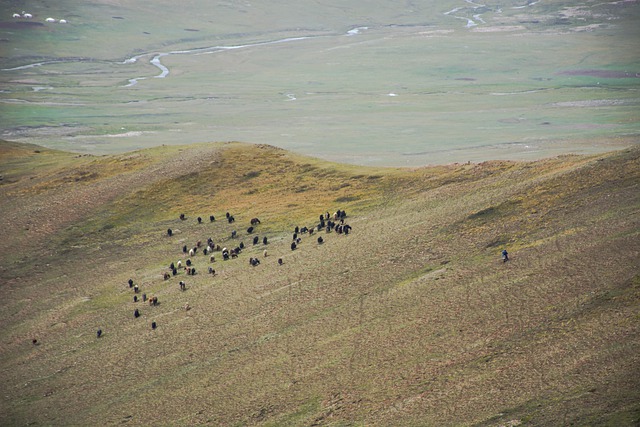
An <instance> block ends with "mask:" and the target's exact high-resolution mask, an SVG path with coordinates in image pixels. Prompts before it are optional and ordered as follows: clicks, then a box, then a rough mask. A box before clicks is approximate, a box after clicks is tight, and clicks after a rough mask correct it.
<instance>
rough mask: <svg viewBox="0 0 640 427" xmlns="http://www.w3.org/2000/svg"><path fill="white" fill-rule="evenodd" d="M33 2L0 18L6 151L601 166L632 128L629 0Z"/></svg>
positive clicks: (634, 21) (634, 31)
mask: <svg viewBox="0 0 640 427" xmlns="http://www.w3.org/2000/svg"><path fill="white" fill-rule="evenodd" d="M29 6H30V8H29V11H30V12H31V13H32V14H33V15H34V16H33V18H31V19H24V18H12V17H11V14H12V12H13V13H16V12H17V13H20V12H21V11H20V10H17V7H16V11H12V8H11V7H7V8H5V9H4V11H3V16H2V18H1V20H2V25H0V33H1V34H0V37H2V40H3V43H2V46H3V49H2V55H1V61H2V64H3V65H2V67H1V69H0V84H1V85H2V88H3V90H2V91H1V93H0V108H1V113H2V119H3V120H2V124H1V125H0V137H2V138H4V139H7V140H13V141H19V142H26V143H36V144H39V145H43V146H46V147H50V148H58V149H64V150H67V151H75V152H82V153H92V154H107V153H121V152H125V151H129V150H132V149H139V148H145V147H152V146H158V145H162V144H188V143H194V142H209V141H244V142H249V143H255V144H269V145H274V146H278V147H281V148H285V149H287V150H292V151H295V152H297V153H300V154H304V155H309V156H313V157H319V158H322V159H325V160H332V161H338V162H342V163H350V164H360V165H372V166H409V167H414V166H423V165H428V164H446V163H453V162H456V161H460V162H463V161H469V160H471V161H481V160H493V159H511V160H513V159H525V160H531V159H538V158H544V157H547V156H553V155H557V154H562V153H585V154H590V153H597V152H605V151H609V150H612V149H619V148H623V147H626V146H628V145H629V144H634V143H635V142H636V138H637V135H638V131H639V126H638V113H637V112H638V104H639V103H640V98H639V97H638V88H639V84H638V83H639V82H640V80H639V78H638V76H639V74H638V73H639V72H640V63H639V61H638V58H639V57H640V55H639V51H638V46H639V45H640V44H639V43H638V41H639V40H640V37H639V34H638V31H639V30H638V28H640V25H639V17H640V6H639V5H638V2H637V1H609V2H602V1H599V0H598V1H595V0H593V1H591V0H587V1H577V2H576V1H553V2H548V1H519V0H518V1H513V0H504V1H503V0H501V1H491V2H483V3H480V2H472V1H462V0H443V1H427V2H402V3H398V2H389V1H379V0H377V1H339V2H338V1H328V2H327V1H313V0H305V1H299V2H296V4H295V5H293V4H291V2H286V1H275V2H274V1H269V2H265V1H257V2H245V1H216V2H208V1H207V2H204V1H189V2H171V1H166V0H161V1H154V2H153V5H152V6H151V5H149V4H146V3H140V2H134V1H117V2H116V1H93V2H79V1H77V0H75V1H72V0H62V1H59V2H56V5H51V4H48V3H44V2H31V3H30V4H29ZM24 7H26V6H22V7H21V8H24ZM46 17H52V19H56V20H57V19H61V18H64V19H66V21H67V23H65V24H60V23H59V22H45V19H46Z"/></svg>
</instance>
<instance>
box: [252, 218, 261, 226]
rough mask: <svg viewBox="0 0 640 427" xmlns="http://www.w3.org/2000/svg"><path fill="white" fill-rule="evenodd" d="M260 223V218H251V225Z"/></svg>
mask: <svg viewBox="0 0 640 427" xmlns="http://www.w3.org/2000/svg"><path fill="white" fill-rule="evenodd" d="M256 224H260V220H259V219H258V218H251V225H256Z"/></svg>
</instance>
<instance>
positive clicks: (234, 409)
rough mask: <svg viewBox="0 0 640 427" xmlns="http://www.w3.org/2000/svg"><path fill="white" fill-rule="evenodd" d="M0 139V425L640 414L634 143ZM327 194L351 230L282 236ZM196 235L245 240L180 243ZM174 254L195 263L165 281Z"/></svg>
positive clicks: (583, 419)
mask: <svg viewBox="0 0 640 427" xmlns="http://www.w3.org/2000/svg"><path fill="white" fill-rule="evenodd" d="M0 156H1V158H0V165H1V166H0V168H1V172H0V174H1V175H2V181H0V182H1V185H0V198H1V200H2V201H3V202H2V204H1V205H0V217H1V218H2V227H3V229H4V231H5V233H3V235H4V238H5V244H4V245H3V246H2V249H1V252H0V267H1V270H0V282H1V285H0V300H1V301H2V303H1V304H0V322H2V323H1V324H2V325H3V327H2V329H1V330H0V342H1V343H2V345H0V372H1V374H0V379H1V380H2V383H3V384H4V393H2V398H0V423H1V424H3V425H23V424H29V423H33V424H45V425H116V424H118V425H120V424H126V425H265V426H268V425H273V426H275V425H290V426H308V425H388V426H397V425H403V426H411V425H415V426H418V425H420V426H424V425H434V426H436V425H437V426H443V425H456V426H457V425H482V426H485V425H486V426H493V425H496V426H498V425H558V424H562V425H564V424H574V425H636V424H637V422H638V420H639V419H640V404H639V402H640V393H639V390H640V384H639V381H640V380H639V378H640V377H639V376H638V375H637V374H638V366H639V363H640V357H639V356H638V355H639V354H640V351H639V350H640V348H639V347H640V340H639V329H640V328H639V327H638V320H639V316H640V305H639V304H638V301H639V297H640V263H639V262H638V260H639V259H640V257H639V253H640V239H638V233H639V230H640V229H639V227H638V219H639V217H638V209H639V206H640V203H639V202H640V200H639V196H640V191H639V184H640V150H639V149H629V150H625V151H620V152H613V153H609V154H606V155H601V156H592V157H578V156H563V157H560V158H555V159H549V160H543V161H537V162H531V163H518V162H485V163H482V164H455V165H450V166H440V167H430V168H421V169H415V170H402V169H367V168H362V167H354V166H345V165H339V164H333V163H327V162H323V161H319V160H316V159H309V158H304V157H300V156H296V155H294V154H292V153H289V152H286V151H283V150H280V149H276V148H273V147H268V146H253V145H247V144H240V143H224V144H223V143H221V144H203V145H193V146H183V147H179V146H174V147H159V148H155V149H152V150H143V151H139V152H132V153H127V154H123V155H117V156H104V157H93V156H77V155H73V154H69V153H62V152H56V151H50V150H45V149H41V148H37V147H33V146H23V145H17V144H11V143H4V142H3V143H2V144H0ZM339 209H340V210H342V209H344V210H346V212H347V217H346V218H345V223H347V224H349V225H351V226H352V227H353V228H352V230H351V232H350V233H349V234H348V235H345V234H344V233H343V234H339V233H337V232H335V231H333V232H331V233H327V232H326V231H324V230H322V231H316V232H315V233H314V234H313V235H309V234H308V233H299V234H298V236H299V237H300V239H301V241H300V242H299V244H298V247H297V249H296V250H291V241H292V235H293V232H294V228H295V227H296V226H299V227H303V226H306V227H313V226H315V225H316V224H317V223H318V220H319V215H320V214H323V213H325V212H329V213H331V214H333V213H334V212H335V211H336V210H339ZM227 212H229V213H230V214H231V215H233V216H234V218H235V220H236V221H235V222H234V223H229V222H227V220H226V218H225V214H226V213H227ZM183 213H184V214H185V219H184V220H180V219H179V215H180V214H183ZM211 215H213V216H214V217H215V221H210V216H211ZM198 216H200V217H201V218H202V223H198V221H197V219H196V218H197V217H198ZM254 217H257V218H259V219H260V221H261V222H260V224H257V225H256V226H255V228H254V230H253V232H252V233H250V234H249V233H248V232H247V228H248V227H249V226H250V219H251V218H254ZM169 228H171V229H172V232H173V233H172V234H173V235H172V236H168V235H167V229H169ZM233 230H236V231H237V236H236V237H235V238H233V237H231V232H232V231H233ZM256 236H257V237H258V243H257V244H255V245H254V244H253V238H254V237H256ZM318 236H322V237H323V239H324V243H323V244H319V243H318V242H317V237H318ZM209 237H210V238H212V239H213V241H214V243H216V244H219V245H220V246H221V247H225V246H226V247H228V248H235V247H236V246H239V245H240V243H243V244H244V250H243V251H242V252H241V253H240V255H239V256H238V257H237V258H233V259H230V260H228V261H224V260H223V259H222V255H221V253H220V252H218V251H214V252H213V255H214V257H215V261H213V262H211V261H210V254H208V255H206V256H205V255H204V254H203V247H204V246H206V244H204V245H202V246H201V247H200V248H199V250H198V251H197V253H196V254H195V255H194V256H192V257H189V255H188V254H184V253H183V251H182V247H183V246H187V248H192V247H195V246H196V244H197V242H198V241H201V242H203V243H204V242H206V241H207V239H208V238H209ZM264 237H266V238H267V240H268V243H267V244H266V245H264V244H263V241H262V239H263V238H264ZM504 248H506V249H507V250H508V251H509V253H510V257H511V260H510V261H508V262H506V263H505V262H502V260H501V259H500V252H501V251H502V249H504ZM265 250H266V251H267V256H265V254H264V252H263V251H265ZM254 257H255V258H258V259H259V260H260V264H259V265H257V266H251V265H250V264H249V259H250V258H254ZM187 258H190V260H191V261H192V262H193V266H194V267H195V268H196V271H197V274H196V275H193V276H192V275H187V274H186V273H185V271H184V270H180V271H179V272H178V274H177V276H175V277H174V276H171V277H170V278H169V279H168V280H165V279H164V278H163V274H164V273H165V272H169V270H168V268H167V267H168V266H169V264H170V263H172V262H173V263H177V261H178V260H180V261H181V262H182V263H185V262H186V260H187ZM279 258H280V259H282V261H283V262H282V265H279V263H278V259H279ZM209 267H211V268H213V269H215V274H209V273H208V272H207V270H208V268H209ZM129 279H132V280H133V282H134V283H135V284H136V285H138V286H139V288H140V293H139V294H137V296H139V297H141V296H142V294H143V293H144V294H146V295H147V296H148V297H150V296H156V297H157V298H158V301H159V304H158V305H157V306H150V305H149V304H148V303H147V302H142V301H138V302H134V301H133V298H134V291H133V289H132V288H130V287H129V285H128V283H127V281H128V280H129ZM181 280H183V281H185V282H186V290H184V291H182V290H181V289H180V287H179V285H178V282H179V281H181ZM186 305H188V306H189V309H188V310H187V309H186V308H185V307H186ZM136 308H137V309H138V310H139V312H140V314H141V315H140V317H138V318H134V315H133V312H134V310H135V309H136ZM152 322H156V324H157V328H156V329H155V330H154V329H152V328H151V323H152ZM98 329H101V330H102V331H103V335H102V337H100V338H96V331H97V330H98ZM34 339H35V340H37V342H36V343H34V342H33V340H34Z"/></svg>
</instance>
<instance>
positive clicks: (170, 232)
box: [167, 228, 173, 237]
mask: <svg viewBox="0 0 640 427" xmlns="http://www.w3.org/2000/svg"><path fill="white" fill-rule="evenodd" d="M167 236H169V237H171V236H173V230H172V229H170V228H168V229H167Z"/></svg>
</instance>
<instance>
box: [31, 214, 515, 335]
mask: <svg viewBox="0 0 640 427" xmlns="http://www.w3.org/2000/svg"><path fill="white" fill-rule="evenodd" d="M346 217H347V213H346V211H344V210H338V211H336V213H334V214H333V215H329V212H326V213H325V214H320V216H319V218H318V219H319V220H318V223H317V225H316V226H314V227H298V226H296V227H295V229H294V231H293V239H292V242H291V250H292V251H293V250H296V249H297V248H298V245H300V243H301V242H302V238H301V237H300V235H302V234H308V235H309V236H311V235H313V234H314V232H315V231H318V232H320V231H323V230H324V231H325V233H331V232H336V233H337V234H345V235H348V234H349V233H350V232H351V229H352V227H351V226H350V225H349V224H345V218H346ZM226 219H227V221H228V222H229V224H232V223H234V222H235V218H234V217H233V216H232V215H230V214H229V213H228V212H227V214H226ZM180 220H182V221H185V220H186V216H185V214H180ZM215 220H216V219H215V216H213V215H210V216H209V222H214V221H215ZM197 221H198V224H202V217H197ZM250 224H251V225H250V227H249V228H247V234H252V233H253V232H254V231H255V227H256V226H257V225H258V224H260V220H259V219H258V218H252V219H251V221H250ZM167 236H168V237H172V236H173V230H172V229H171V228H169V229H167ZM236 237H237V232H236V230H233V231H232V232H231V238H232V239H235V238H236ZM259 241H260V239H259V236H254V237H253V245H254V246H255V245H257V244H258V243H259ZM316 241H317V243H318V244H319V245H321V244H323V243H324V238H323V237H322V236H318V238H317V240H316ZM262 244H263V245H267V244H268V239H267V237H266V236H264V237H263V238H262ZM201 246H202V244H201V241H198V242H197V243H196V245H195V246H194V247H193V248H192V249H188V248H187V246H186V245H183V246H182V253H183V254H188V255H189V256H190V257H193V256H195V255H196V253H197V252H198V250H199V248H200V247H201ZM244 247H245V245H244V243H243V242H240V244H239V245H238V246H237V247H236V248H234V249H231V250H229V249H227V248H226V247H225V248H221V247H220V245H219V244H215V245H214V242H213V239H212V238H211V237H209V238H208V239H207V247H206V248H204V249H203V250H202V253H203V254H204V255H205V256H206V255H208V254H212V253H213V252H221V254H222V259H223V260H225V261H227V260H229V259H230V258H237V257H238V256H239V255H240V253H241V252H242V250H243V249H244ZM501 255H502V260H503V262H507V261H509V255H508V252H507V250H506V249H505V250H503V251H502V253H501ZM263 256H264V257H266V256H267V250H266V249H265V250H264V251H263ZM209 262H211V263H213V262H215V256H214V255H210V258H209ZM185 264H186V266H184V267H183V265H182V261H181V260H179V261H178V262H177V263H173V262H172V263H171V264H169V266H168V269H169V270H170V272H167V271H165V272H163V274H162V276H163V278H164V280H169V279H171V277H172V276H177V275H178V273H179V270H180V269H183V270H184V272H185V273H186V274H187V275H188V276H189V275H195V274H196V268H195V267H193V266H192V262H191V259H190V258H188V259H187V260H186V261H185ZM283 264H284V261H283V259H282V258H278V265H283ZM249 265H251V266H252V267H257V266H258V265H260V259H259V258H258V257H250V258H249ZM208 273H209V274H211V275H215V274H216V271H215V270H214V269H213V268H212V267H209V268H208ZM128 284H129V288H131V289H133V292H134V296H133V302H134V303H137V302H138V301H139V298H138V295H137V294H138V293H139V292H140V287H139V286H138V285H137V284H135V283H134V282H133V279H129V281H128ZM179 286H180V290H181V291H186V289H187V286H186V283H185V281H184V280H181V281H180V282H179ZM141 299H142V302H146V301H149V305H150V306H157V305H158V304H159V302H158V297H157V296H153V297H149V298H148V297H147V294H145V293H143V294H142V297H141ZM184 309H185V310H190V309H191V307H190V306H189V304H186V305H185V307H184ZM133 316H134V318H136V319H137V318H139V317H140V316H141V314H140V310H139V309H137V308H136V309H135V310H134V312H133ZM156 328H157V323H156V322H155V321H153V322H151V329H153V330H155V329H156ZM102 335H103V332H102V329H98V330H97V332H96V337H97V338H100V337H102ZM32 343H33V344H34V345H39V344H40V343H39V342H38V340H37V339H35V338H34V339H33V340H32Z"/></svg>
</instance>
